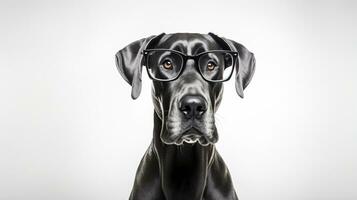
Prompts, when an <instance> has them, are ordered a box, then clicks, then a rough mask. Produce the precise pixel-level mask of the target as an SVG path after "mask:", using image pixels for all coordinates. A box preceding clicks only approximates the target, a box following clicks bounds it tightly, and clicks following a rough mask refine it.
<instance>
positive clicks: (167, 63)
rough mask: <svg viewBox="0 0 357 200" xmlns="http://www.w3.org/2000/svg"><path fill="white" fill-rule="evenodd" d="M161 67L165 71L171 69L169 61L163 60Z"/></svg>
mask: <svg viewBox="0 0 357 200" xmlns="http://www.w3.org/2000/svg"><path fill="white" fill-rule="evenodd" d="M162 66H163V67H164V68H165V69H172V68H173V67H172V62H171V61H169V60H165V61H164V62H163V63H162Z"/></svg>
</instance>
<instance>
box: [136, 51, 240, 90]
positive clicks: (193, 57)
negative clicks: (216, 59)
mask: <svg viewBox="0 0 357 200" xmlns="http://www.w3.org/2000/svg"><path fill="white" fill-rule="evenodd" d="M153 51H170V52H174V53H176V54H178V55H180V57H181V58H182V64H181V65H182V66H181V69H180V71H179V73H178V74H177V75H176V76H175V77H174V78H171V79H158V78H155V77H153V76H152V75H151V73H150V71H149V68H148V59H147V56H148V55H149V53H150V52H153ZM217 52H218V53H229V54H230V55H231V56H232V58H233V62H232V70H231V73H230V74H229V76H228V77H227V78H226V79H223V80H209V79H207V78H205V76H204V75H203V73H202V72H201V69H200V68H199V67H198V64H197V65H195V67H196V68H198V72H199V73H200V75H201V76H202V78H203V79H204V80H205V81H207V82H212V83H220V82H225V81H228V80H229V79H230V78H231V77H232V74H233V71H234V66H235V64H236V62H237V58H238V52H236V51H231V50H211V51H205V52H202V53H199V54H196V55H186V54H184V53H182V52H180V51H176V50H173V49H145V50H143V51H142V52H141V53H142V54H143V56H144V57H143V59H144V62H143V63H145V67H146V71H147V73H148V75H149V78H151V79H152V80H155V81H161V82H169V81H174V80H176V79H178V77H180V76H181V74H182V72H183V71H184V68H185V63H186V62H187V60H188V59H193V60H194V61H195V63H198V62H197V61H198V60H199V58H200V57H201V56H202V55H205V54H208V53H217Z"/></svg>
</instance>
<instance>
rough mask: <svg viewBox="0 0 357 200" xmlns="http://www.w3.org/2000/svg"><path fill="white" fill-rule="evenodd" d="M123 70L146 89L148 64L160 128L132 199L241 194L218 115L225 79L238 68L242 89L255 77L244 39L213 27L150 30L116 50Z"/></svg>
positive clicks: (135, 88) (136, 87)
mask: <svg viewBox="0 0 357 200" xmlns="http://www.w3.org/2000/svg"><path fill="white" fill-rule="evenodd" d="M116 63H117V68H118V70H119V72H120V74H121V75H122V76H123V78H124V79H125V80H126V81H127V82H128V83H129V84H130V85H131V86H132V92H131V95H132V98H133V99H136V98H137V97H138V96H139V94H140V91H141V75H142V66H145V67H146V69H147V72H148V74H149V77H150V78H151V79H153V87H152V97H153V102H154V107H155V112H154V134H153V140H152V143H151V145H150V146H149V148H148V150H147V151H146V153H145V155H144V157H143V159H142V161H141V163H140V165H139V168H138V170H137V173H136V178H135V183H134V187H133V190H132V192H131V195H130V199H131V200H137V199H139V200H142V199H150V200H151V199H152V200H154V199H155V200H156V199H157V200H159V199H166V200H174V199H177V200H196V199H197V200H198V199H205V200H211V199H212V200H213V199H214V200H225V199H238V198H237V195H236V193H235V190H234V187H233V184H232V180H231V177H230V174H229V171H228V169H227V167H226V165H225V164H224V161H223V160H222V158H221V157H220V155H219V154H218V152H217V150H216V149H215V146H214V143H216V142H217V140H218V134H217V130H216V126H215V121H214V113H215V112H216V111H217V109H218V107H219V104H220V102H221V99H222V93H223V84H222V82H224V81H226V80H228V79H229V78H230V77H231V75H232V73H233V69H234V68H236V73H235V79H236V84H235V86H236V91H237V93H238V95H239V96H240V97H243V89H244V88H245V87H247V85H248V83H249V82H250V80H251V78H252V76H253V73H254V69H255V58H254V55H253V54H252V53H251V52H249V51H248V50H247V49H246V48H245V47H244V46H242V45H241V44H239V43H237V42H234V41H232V40H229V39H225V38H221V37H218V36H217V35H215V34H213V33H209V34H193V33H176V34H164V33H163V34H160V35H157V36H150V37H148V38H144V39H141V40H138V41H136V42H133V43H131V44H129V45H128V46H126V47H125V48H123V49H122V50H120V51H119V52H118V53H117V54H116Z"/></svg>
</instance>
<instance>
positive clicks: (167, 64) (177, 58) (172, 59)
mask: <svg viewBox="0 0 357 200" xmlns="http://www.w3.org/2000/svg"><path fill="white" fill-rule="evenodd" d="M142 53H143V55H144V59H145V60H144V63H145V64H144V65H145V66H146V69H147V72H148V74H149V77H150V78H151V79H153V80H157V81H164V82H165V81H173V80H176V79H177V78H178V77H179V76H180V75H181V74H182V72H183V70H184V66H186V65H185V64H186V61H187V60H188V59H193V60H194V61H195V63H196V65H195V66H196V67H197V68H198V71H199V73H200V74H201V76H202V78H203V79H205V80H206V81H208V82H224V81H227V80H229V79H230V78H231V76H232V73H233V69H234V65H235V62H236V58H237V56H238V52H235V51H229V50H213V51H206V52H202V53H199V54H197V55H186V54H184V53H182V52H179V51H176V50H171V49H146V50H144V51H143V52H142Z"/></svg>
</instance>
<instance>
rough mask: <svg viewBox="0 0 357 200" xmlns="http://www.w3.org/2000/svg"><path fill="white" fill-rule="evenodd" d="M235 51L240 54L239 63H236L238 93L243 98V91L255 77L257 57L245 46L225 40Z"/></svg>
mask: <svg viewBox="0 0 357 200" xmlns="http://www.w3.org/2000/svg"><path fill="white" fill-rule="evenodd" d="M224 40H225V41H226V42H227V43H228V45H229V46H230V47H231V49H232V50H233V51H237V52H238V62H237V63H236V66H235V67H236V84H235V85H236V91H237V93H238V95H239V96H240V97H241V98H243V97H244V94H243V90H244V89H245V88H246V87H247V86H248V84H249V82H250V80H251V79H252V77H253V74H254V70H255V57H254V54H253V53H252V52H250V51H249V50H248V49H247V48H245V47H244V46H243V45H241V44H239V43H237V42H235V41H233V40H228V39H224Z"/></svg>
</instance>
